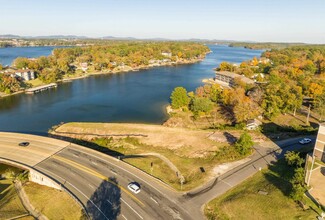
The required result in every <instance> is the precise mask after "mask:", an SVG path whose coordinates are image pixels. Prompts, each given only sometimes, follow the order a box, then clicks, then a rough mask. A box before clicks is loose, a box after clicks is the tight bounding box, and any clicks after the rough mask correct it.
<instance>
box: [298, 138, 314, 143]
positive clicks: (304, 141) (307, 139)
mask: <svg viewBox="0 0 325 220" xmlns="http://www.w3.org/2000/svg"><path fill="white" fill-rule="evenodd" d="M310 142H311V139H310V138H304V139H301V140H300V141H299V143H300V144H308V143H310Z"/></svg>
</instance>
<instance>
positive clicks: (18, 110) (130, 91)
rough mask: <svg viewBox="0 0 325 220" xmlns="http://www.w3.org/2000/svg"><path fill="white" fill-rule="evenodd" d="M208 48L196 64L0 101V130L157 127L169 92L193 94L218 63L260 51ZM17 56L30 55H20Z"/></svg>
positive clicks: (237, 60)
mask: <svg viewBox="0 0 325 220" xmlns="http://www.w3.org/2000/svg"><path fill="white" fill-rule="evenodd" d="M209 47H210V49H211V50H212V51H213V53H210V54H208V55H207V57H206V59H205V60H204V61H202V62H199V63H196V64H190V65H180V66H176V67H157V68H154V69H150V70H141V71H138V72H130V73H121V74H115V75H112V74H107V75H99V76H91V77H88V78H84V79H79V80H75V81H73V82H70V83H64V84H61V85H59V86H58V88H56V89H52V90H48V91H44V92H41V93H38V94H35V95H25V94H21V95H16V96H11V97H6V98H3V99H0V131H15V132H26V133H37V134H44V133H45V132H47V130H48V129H49V128H51V127H52V126H53V125H56V124H59V123H60V122H142V123H155V124H161V123H162V122H164V121H165V120H166V119H167V115H166V113H165V107H166V105H167V104H168V102H169V97H170V94H171V92H172V90H173V89H174V88H175V87H177V86H183V87H185V88H186V89H187V90H188V91H191V90H194V89H195V88H196V87H198V86H200V85H203V83H202V79H204V78H212V77H213V76H214V71H213V68H215V67H217V66H218V65H219V64H220V62H222V61H228V62H234V63H240V62H242V61H244V60H249V59H252V58H253V57H254V56H257V57H259V56H260V55H261V53H262V52H263V51H260V50H249V49H245V48H234V47H228V46H222V45H210V46H209ZM6 49H7V50H11V49H15V48H6ZM25 49H26V50H28V51H30V50H31V49H35V50H37V49H38V48H25ZM41 55H44V54H41ZM45 55H46V54H45ZM0 56H1V55H0ZM20 56H27V57H31V54H29V53H28V52H27V51H26V52H25V54H21V55H20ZM0 59H1V58H0Z"/></svg>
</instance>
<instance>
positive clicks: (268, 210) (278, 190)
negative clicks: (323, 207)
mask: <svg viewBox="0 0 325 220" xmlns="http://www.w3.org/2000/svg"><path fill="white" fill-rule="evenodd" d="M292 173H293V170H292V168H291V167H288V166H287V165H286V164H285V162H284V161H279V162H278V163H277V164H276V165H274V166H272V167H270V169H265V170H263V171H262V172H259V173H257V174H255V175H254V176H253V177H251V178H249V179H248V180H246V181H245V182H243V183H241V184H240V185H238V186H237V187H235V188H233V189H231V190H230V191H228V192H227V193H225V194H224V195H222V196H220V197H218V198H216V199H214V200H212V201H210V202H209V203H208V204H207V205H206V207H205V210H204V212H205V215H206V216H207V218H208V219H211V220H212V219H243V220H245V219H247V220H254V219H304V220H305V219H316V216H317V213H316V212H315V211H314V210H316V211H318V212H319V211H320V210H318V208H317V207H316V206H315V205H314V204H313V203H311V202H310V201H307V204H308V205H309V206H310V207H309V209H308V210H305V211H304V210H303V209H302V208H301V207H300V206H299V205H298V204H297V203H295V202H294V201H293V200H292V199H290V198H289V197H288V195H289V193H290V189H291V185H290V183H289V182H288V179H289V178H290V176H291V175H292ZM259 190H262V191H265V192H267V193H268V195H262V194H259V193H258V192H259ZM306 200H307V198H306ZM313 209H314V210H313Z"/></svg>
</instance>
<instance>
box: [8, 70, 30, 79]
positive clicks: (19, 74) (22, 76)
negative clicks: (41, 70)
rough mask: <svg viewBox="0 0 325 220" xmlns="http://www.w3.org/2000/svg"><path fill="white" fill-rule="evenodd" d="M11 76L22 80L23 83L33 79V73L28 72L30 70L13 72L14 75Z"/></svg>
mask: <svg viewBox="0 0 325 220" xmlns="http://www.w3.org/2000/svg"><path fill="white" fill-rule="evenodd" d="M11 76H13V77H17V78H20V79H23V80H25V81H29V80H33V79H35V72H34V70H30V69H21V70H15V73H14V74H12V75H11Z"/></svg>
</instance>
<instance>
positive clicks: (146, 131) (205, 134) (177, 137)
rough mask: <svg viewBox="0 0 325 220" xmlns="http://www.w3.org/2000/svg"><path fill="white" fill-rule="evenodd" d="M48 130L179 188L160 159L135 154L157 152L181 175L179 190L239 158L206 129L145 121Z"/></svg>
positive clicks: (68, 126) (93, 124) (227, 145)
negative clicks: (176, 126) (177, 126)
mask: <svg viewBox="0 0 325 220" xmlns="http://www.w3.org/2000/svg"><path fill="white" fill-rule="evenodd" d="M52 134H55V135H59V136H64V137H69V138H74V139H75V140H74V141H75V142H76V143H78V144H81V145H84V146H87V147H90V148H93V149H95V150H98V151H101V152H104V153H108V154H111V155H115V156H117V155H120V156H122V158H124V157H125V159H124V161H125V162H127V163H130V164H132V165H134V166H136V167H138V168H139V169H141V170H143V171H145V172H147V173H149V174H152V175H153V176H155V177H157V178H159V179H161V180H162V181H164V182H166V183H167V184H169V185H171V186H172V187H174V188H175V189H177V190H180V180H179V179H178V177H177V175H176V173H175V171H173V170H171V169H170V168H169V167H168V166H167V164H166V163H165V162H164V161H162V160H161V159H159V158H157V157H153V156H145V157H139V156H138V155H139V154H145V153H157V154H160V155H162V156H164V157H166V158H168V160H169V161H171V163H173V164H174V165H175V166H176V167H177V168H178V170H179V171H180V172H181V174H182V175H183V176H184V178H185V183H184V185H183V188H182V189H183V190H189V189H192V188H194V187H196V186H199V185H200V184H202V183H204V182H205V181H206V180H207V179H208V178H210V177H212V176H215V175H216V174H215V173H214V171H213V168H214V167H215V166H216V165H218V164H221V163H224V162H230V161H234V160H238V159H241V158H242V157H241V156H240V155H239V154H238V153H237V152H236V151H235V150H234V148H233V147H232V146H230V145H229V144H228V143H227V142H226V141H224V142H223V141H215V140H212V139H210V138H209V137H210V136H211V135H216V133H215V132H212V131H209V130H194V129H185V128H170V127H165V126H161V125H145V124H116V123H67V124H64V125H62V126H60V127H59V128H57V129H55V132H53V131H52ZM106 135H107V136H106ZM105 136H106V137H105ZM220 136H222V140H224V139H226V138H225V136H224V134H223V132H221V133H220ZM80 140H82V141H80ZM151 162H153V165H154V166H153V172H152V171H151Z"/></svg>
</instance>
